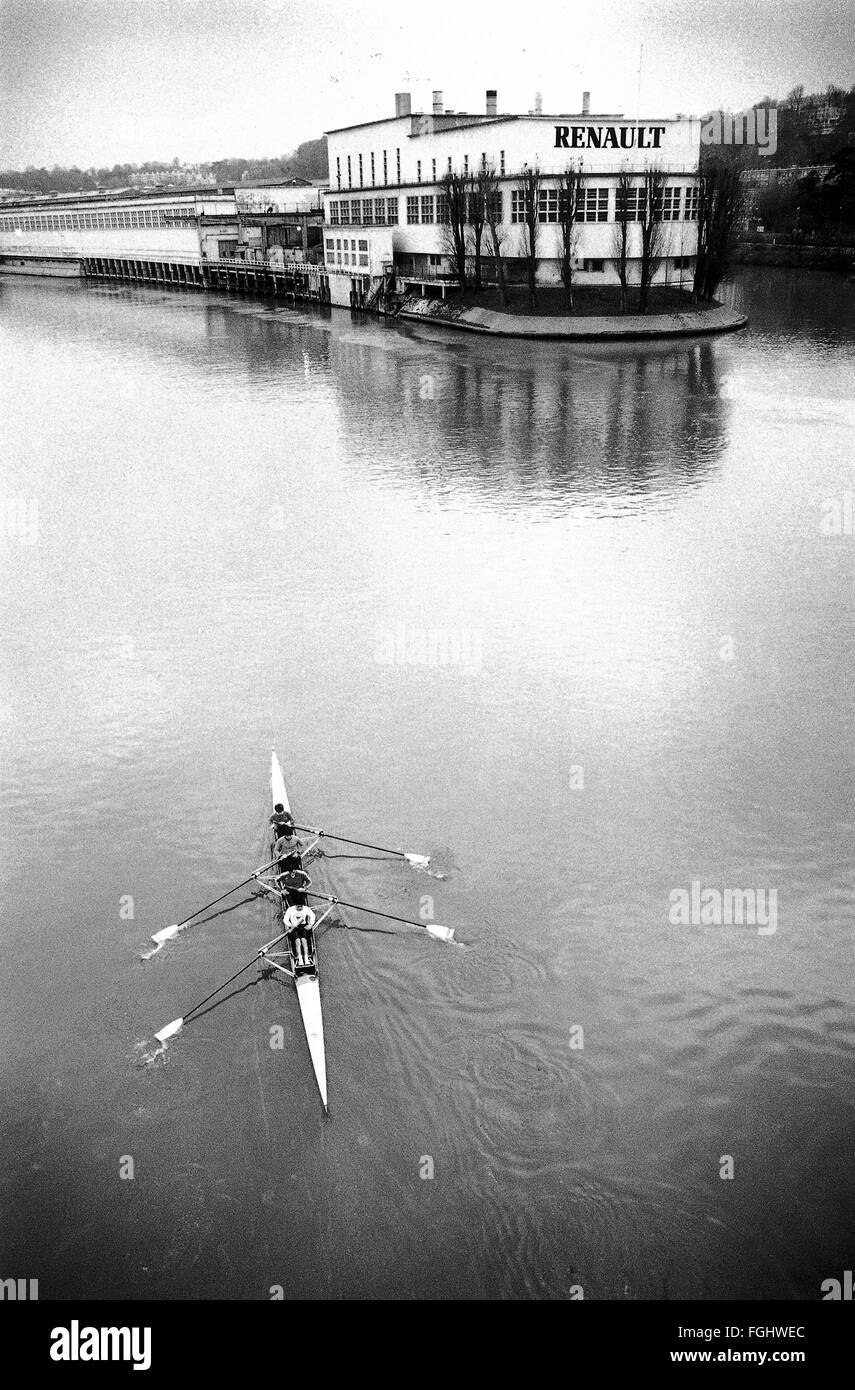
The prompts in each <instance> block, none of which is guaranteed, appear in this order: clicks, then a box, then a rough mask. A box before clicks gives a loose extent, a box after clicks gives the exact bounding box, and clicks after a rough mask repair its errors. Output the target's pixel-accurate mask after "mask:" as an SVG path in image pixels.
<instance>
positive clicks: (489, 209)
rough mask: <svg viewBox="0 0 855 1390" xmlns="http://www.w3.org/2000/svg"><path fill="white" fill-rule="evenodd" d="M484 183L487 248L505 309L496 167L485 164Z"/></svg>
mask: <svg viewBox="0 0 855 1390" xmlns="http://www.w3.org/2000/svg"><path fill="white" fill-rule="evenodd" d="M479 177H480V178H481V179H483V183H484V213H485V216H486V218H487V232H488V238H487V240H488V247H489V251H490V254H491V255H492V257H493V263H494V264H495V267H496V283H497V285H498V287H499V298H500V299H501V301H502V304H503V305H504V306H505V307H507V303H508V286H507V281H506V279H505V261H504V257H503V255H502V243H503V241H504V239H505V229H504V225H503V222H504V218H503V213H504V209H503V207H502V190H501V187H500V185H499V180H498V177H497V175H496V166H495V165H494V164H487V165H485V166H484V168H483V169H482V170H481V173H480V175H479Z"/></svg>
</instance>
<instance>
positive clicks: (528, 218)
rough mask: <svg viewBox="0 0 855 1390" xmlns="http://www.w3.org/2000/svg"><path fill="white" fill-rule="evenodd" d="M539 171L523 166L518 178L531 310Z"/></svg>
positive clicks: (534, 295)
mask: <svg viewBox="0 0 855 1390" xmlns="http://www.w3.org/2000/svg"><path fill="white" fill-rule="evenodd" d="M540 184H541V174H540V169H539V168H538V166H537V165H536V164H535V165H534V166H533V167H531V168H530V167H529V166H528V165H525V167H524V168H523V171H522V173H521V174H520V176H519V184H518V187H517V193H518V198H519V200H520V201H521V202H522V226H521V229H520V231H521V241H522V257H523V260H524V262H525V268H526V276H527V279H528V301H529V305H530V307H531V308H532V309H535V308H536V307H537V279H536V277H537V243H538V238H539V233H540V221H539V216H540Z"/></svg>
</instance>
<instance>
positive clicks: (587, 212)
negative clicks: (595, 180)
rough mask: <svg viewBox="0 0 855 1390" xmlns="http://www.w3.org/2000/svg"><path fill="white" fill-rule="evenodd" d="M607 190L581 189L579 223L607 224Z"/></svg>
mask: <svg viewBox="0 0 855 1390" xmlns="http://www.w3.org/2000/svg"><path fill="white" fill-rule="evenodd" d="M608 220H609V190H608V189H607V188H583V189H582V191H581V197H580V200H579V221H580V222H608Z"/></svg>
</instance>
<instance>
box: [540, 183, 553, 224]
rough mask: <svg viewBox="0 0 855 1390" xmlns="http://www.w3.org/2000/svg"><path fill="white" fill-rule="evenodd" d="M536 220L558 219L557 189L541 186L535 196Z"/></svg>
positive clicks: (551, 220)
mask: <svg viewBox="0 0 855 1390" xmlns="http://www.w3.org/2000/svg"><path fill="white" fill-rule="evenodd" d="M537 220H538V222H557V221H558V189H557V188H541V190H540V193H539V194H538V198H537Z"/></svg>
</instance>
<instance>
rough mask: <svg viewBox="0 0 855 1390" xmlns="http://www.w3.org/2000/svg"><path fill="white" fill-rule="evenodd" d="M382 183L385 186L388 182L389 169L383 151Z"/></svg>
mask: <svg viewBox="0 0 855 1390" xmlns="http://www.w3.org/2000/svg"><path fill="white" fill-rule="evenodd" d="M383 182H384V184H387V183H388V182H389V169H388V161H387V159H386V151H385V150H384V151H383Z"/></svg>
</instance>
